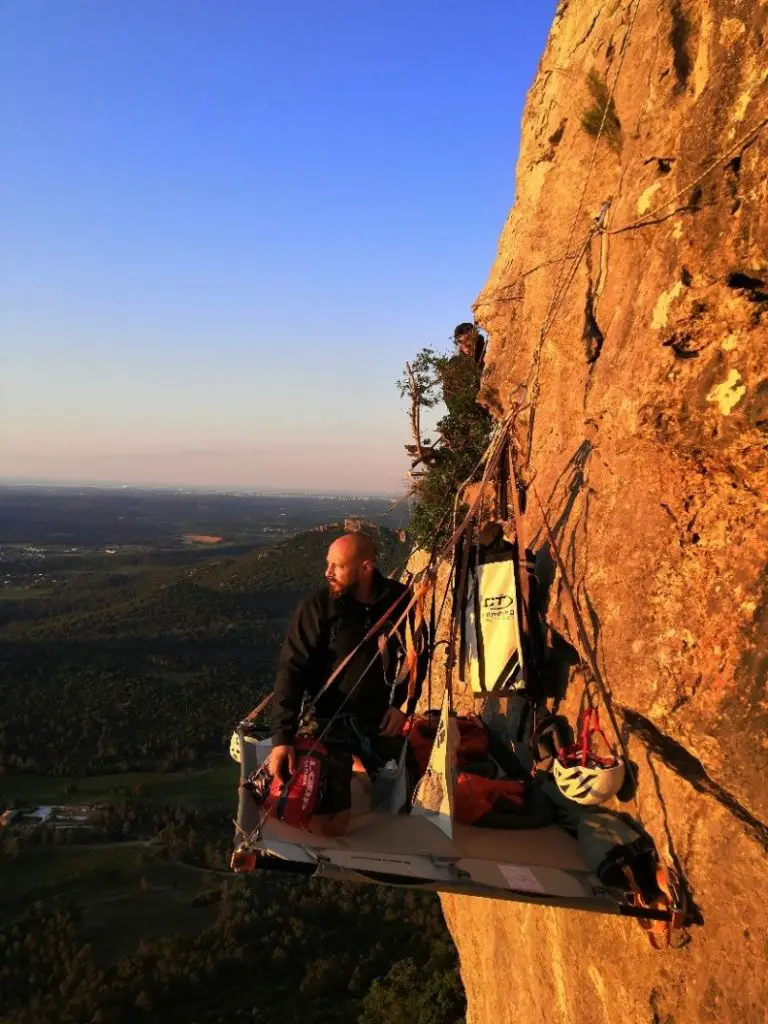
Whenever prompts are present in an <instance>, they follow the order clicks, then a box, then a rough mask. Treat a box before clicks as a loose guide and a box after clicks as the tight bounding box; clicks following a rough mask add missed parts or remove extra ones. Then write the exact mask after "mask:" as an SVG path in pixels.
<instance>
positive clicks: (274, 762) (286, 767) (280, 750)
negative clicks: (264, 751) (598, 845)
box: [267, 744, 296, 782]
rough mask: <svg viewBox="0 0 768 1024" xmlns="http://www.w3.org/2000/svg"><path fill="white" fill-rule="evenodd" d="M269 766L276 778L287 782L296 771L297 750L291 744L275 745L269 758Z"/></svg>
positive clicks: (270, 771)
mask: <svg viewBox="0 0 768 1024" xmlns="http://www.w3.org/2000/svg"><path fill="white" fill-rule="evenodd" d="M267 768H268V769H269V773H270V775H271V776H272V777H273V778H275V779H281V780H282V781H283V782H287V781H288V779H289V778H290V777H291V776H292V775H293V774H295V772H296V751H295V749H294V748H293V747H292V746H290V745H289V744H282V745H281V746H278V747H273V748H272V750H271V751H270V753H269V757H268V758H267Z"/></svg>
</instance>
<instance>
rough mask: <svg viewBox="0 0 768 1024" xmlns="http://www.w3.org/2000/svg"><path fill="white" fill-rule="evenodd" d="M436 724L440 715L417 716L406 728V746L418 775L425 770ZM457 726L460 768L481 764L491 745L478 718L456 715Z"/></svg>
mask: <svg viewBox="0 0 768 1024" xmlns="http://www.w3.org/2000/svg"><path fill="white" fill-rule="evenodd" d="M439 721H440V715H439V713H437V712H434V711H433V712H430V713H427V714H426V715H418V716H417V717H416V718H414V719H413V721H412V722H411V723H410V726H409V727H406V730H405V732H406V735H407V736H408V742H409V744H410V745H411V750H412V751H413V756H414V757H415V759H416V763H417V764H418V766H419V772H420V774H421V775H423V774H424V772H425V771H426V770H427V765H428V764H429V755H430V754H431V753H432V744H433V743H434V742H435V736H436V734H437V726H438V723H439ZM456 724H457V726H458V727H459V751H458V761H459V765H467V764H472V762H473V761H484V760H485V759H486V758H487V757H488V753H489V751H490V745H491V743H490V737H489V735H488V730H487V728H486V726H485V723H484V722H483V720H482V719H481V718H480V717H479V716H478V715H458V716H457V717H456Z"/></svg>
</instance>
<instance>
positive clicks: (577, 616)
mask: <svg viewBox="0 0 768 1024" xmlns="http://www.w3.org/2000/svg"><path fill="white" fill-rule="evenodd" d="M531 490H532V491H533V494H534V497H535V498H536V503H537V504H538V506H539V509H540V510H541V521H542V524H543V526H544V532H545V533H546V535H547V540H548V541H549V544H550V547H551V548H552V555H553V557H554V559H555V562H556V564H557V568H558V569H559V571H560V579H561V581H562V584H563V590H564V591H565V594H566V597H567V598H568V603H569V604H570V606H571V611H572V612H573V618H574V621H575V623H576V631H577V633H578V634H579V640H580V642H581V646H582V649H583V651H584V655H585V657H586V660H587V665H588V666H589V670H590V672H591V673H592V678H593V679H594V680H595V683H596V684H597V687H598V689H599V690H600V696H601V697H602V698H603V703H604V704H605V709H606V711H607V712H608V717H609V718H610V720H611V725H612V726H613V731H614V733H615V734H616V739H617V740H618V742H619V746H620V747H621V752H622V754H623V755H624V762H625V765H626V769H627V772H628V773H629V776H630V778H631V779H632V782H633V783H634V784H635V787H636V786H637V777H636V774H635V771H634V766H633V765H632V762H631V761H630V758H629V750H628V749H627V745H626V743H625V742H624V737H623V735H622V732H621V729H620V728H619V723H618V722H617V720H616V715H615V714H614V711H613V703H612V701H611V697H610V694H609V693H608V688H607V686H606V685H605V681H604V680H603V676H602V673H601V672H600V669H599V668H598V665H597V657H596V655H595V652H594V649H593V647H592V644H591V642H590V639H589V637H588V636H587V630H586V626H585V625H584V619H583V617H582V614H581V611H580V610H579V606H578V604H577V603H576V598H575V596H574V593H573V589H572V587H571V581H570V580H569V578H568V572H567V570H566V568H565V563H564V562H563V556H562V554H561V553H560V548H559V546H558V543H557V541H556V540H555V536H554V534H553V533H552V528H551V527H550V525H549V518H548V517H547V513H546V510H545V508H544V503H543V502H542V500H541V497H540V496H539V492H538V490H537V489H536V485H535V483H533V482H531ZM639 816H640V815H639V809H638V817H639Z"/></svg>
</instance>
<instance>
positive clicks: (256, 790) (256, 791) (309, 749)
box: [251, 736, 328, 828]
mask: <svg viewBox="0 0 768 1024" xmlns="http://www.w3.org/2000/svg"><path fill="white" fill-rule="evenodd" d="M294 749H295V751H296V771H295V772H294V773H293V775H291V777H290V778H289V779H288V780H287V781H285V780H284V779H281V778H278V777H276V776H274V777H273V776H271V775H270V774H269V772H268V771H266V769H265V770H263V771H261V770H257V772H255V773H254V775H256V776H257V777H256V778H254V780H253V782H252V784H251V791H252V793H253V795H254V798H255V799H256V800H257V801H258V802H259V803H260V804H261V805H262V806H263V807H264V809H265V811H266V812H267V813H268V814H269V813H271V814H274V816H275V817H276V818H277V820H278V821H283V822H285V824H286V825H293V826H294V828H303V827H305V826H306V825H307V824H308V823H309V820H310V818H311V817H312V815H313V814H314V813H315V812H316V811H317V808H318V806H319V805H320V801H321V800H322V798H323V794H324V793H325V786H326V780H327V777H328V751H327V750H326V749H325V747H324V746H323V745H322V743H318V742H317V741H315V740H313V739H312V737H311V736H297V737H296V742H295V744H294Z"/></svg>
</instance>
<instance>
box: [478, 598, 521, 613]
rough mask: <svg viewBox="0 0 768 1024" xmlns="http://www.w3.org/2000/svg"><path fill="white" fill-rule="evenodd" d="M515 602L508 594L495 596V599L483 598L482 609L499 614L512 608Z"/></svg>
mask: <svg viewBox="0 0 768 1024" xmlns="http://www.w3.org/2000/svg"><path fill="white" fill-rule="evenodd" d="M514 604H515V602H514V601H513V600H512V597H511V596H510V595H509V594H497V595H496V596H495V597H484V598H483V608H484V609H486V611H490V612H500V611H503V610H504V609H505V608H512V607H514Z"/></svg>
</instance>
